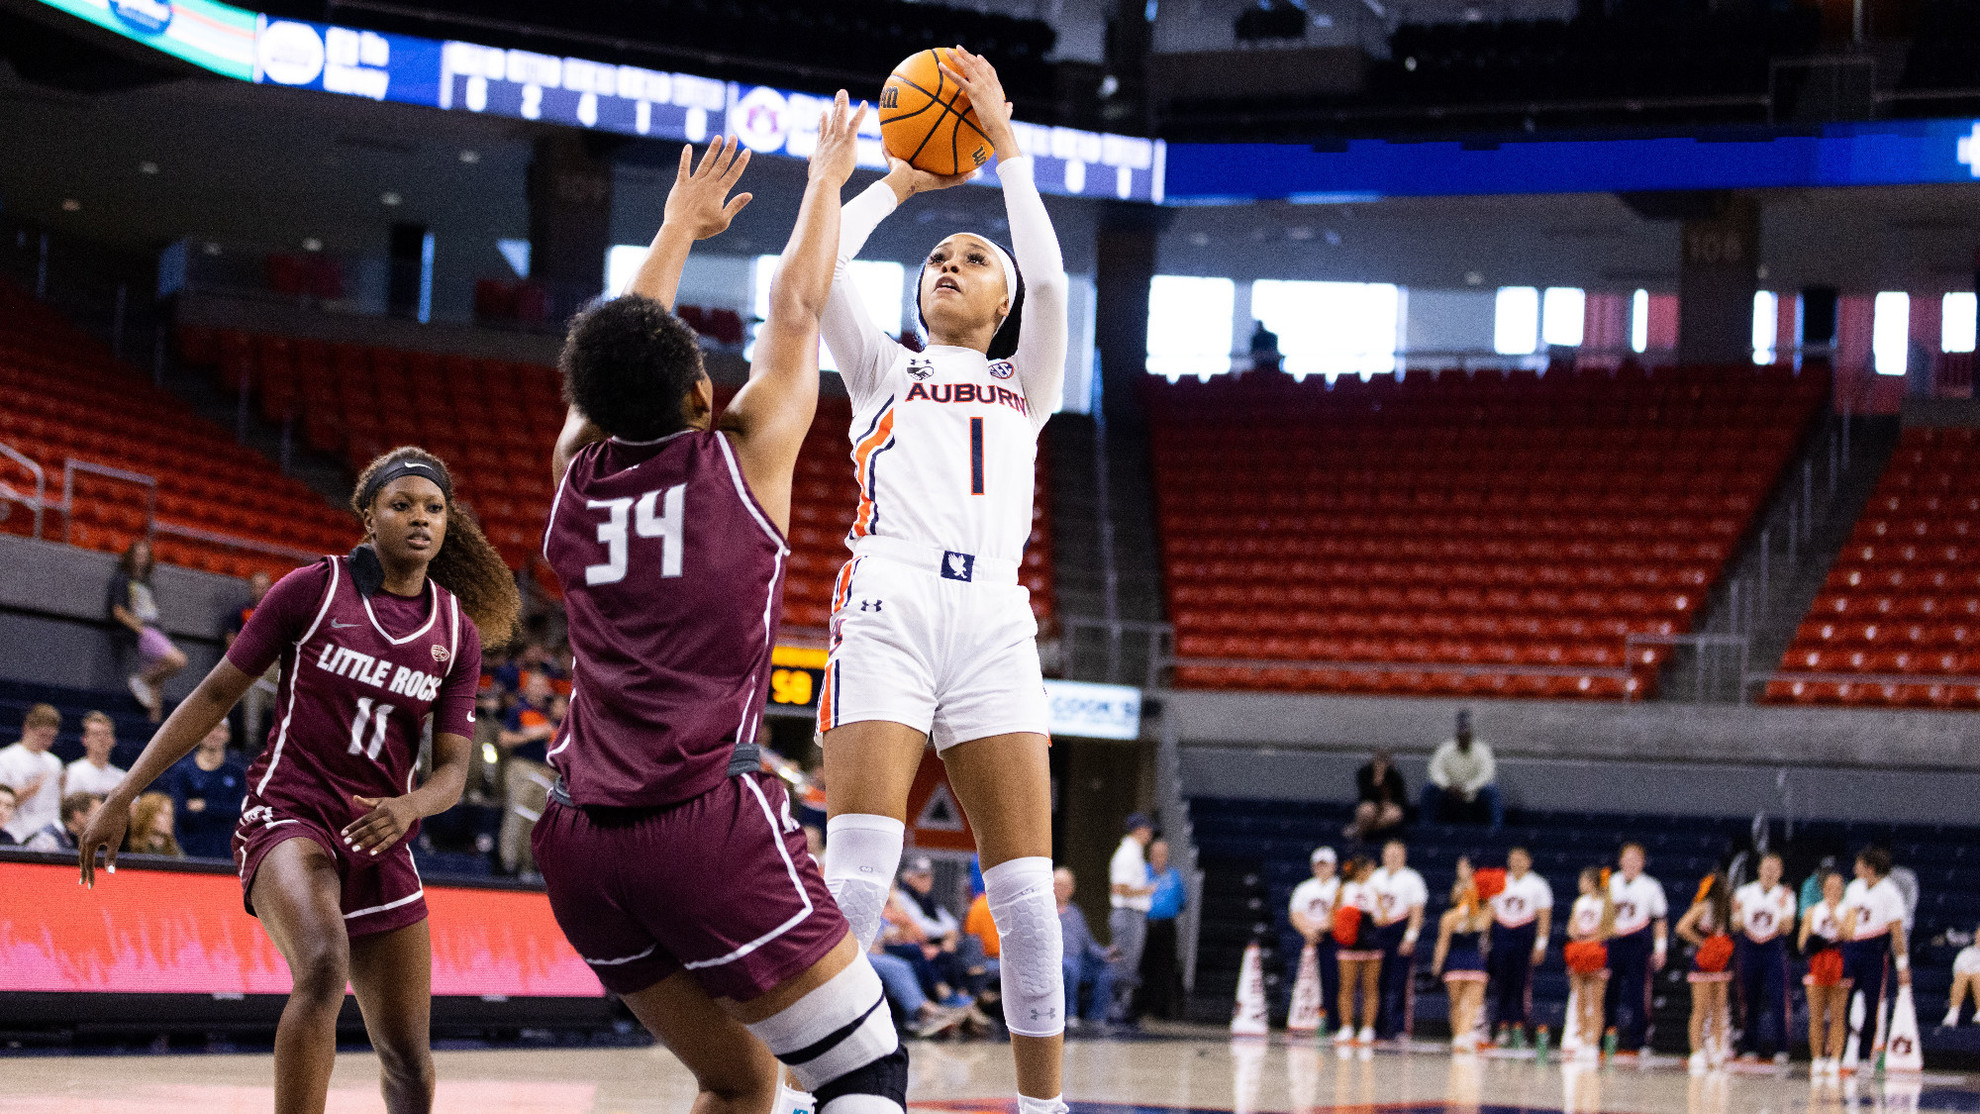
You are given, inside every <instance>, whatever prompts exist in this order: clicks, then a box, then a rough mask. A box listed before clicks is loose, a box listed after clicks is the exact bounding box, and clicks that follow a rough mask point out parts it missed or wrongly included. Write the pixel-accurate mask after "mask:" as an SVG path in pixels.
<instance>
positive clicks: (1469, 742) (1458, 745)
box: [1422, 708, 1506, 831]
mask: <svg viewBox="0 0 1980 1114" xmlns="http://www.w3.org/2000/svg"><path fill="white" fill-rule="evenodd" d="M1497 777H1498V763H1497V762H1496V761H1495V760H1494V759H1493V757H1492V748H1491V747H1489V746H1486V745H1485V744H1484V743H1482V742H1479V741H1478V740H1477V739H1475V738H1473V737H1472V734H1471V709H1469V708H1466V709H1464V710H1462V711H1460V712H1459V713H1458V714H1457V731H1456V733H1455V734H1453V735H1452V736H1451V737H1450V738H1448V739H1446V740H1444V743H1443V745H1442V746H1439V747H1438V748H1437V752H1436V753H1435V754H1433V755H1431V756H1430V780H1429V781H1427V782H1425V783H1424V785H1423V808H1422V813H1423V819H1424V820H1426V821H1432V822H1435V821H1440V820H1442V819H1444V818H1445V817H1446V816H1463V817H1464V818H1465V819H1471V818H1472V814H1473V813H1474V812H1475V811H1476V809H1477V808H1478V807H1479V806H1483V807H1484V809H1485V813H1486V817H1487V819H1489V820H1490V821H1491V824H1492V830H1493V831H1497V830H1499V829H1500V828H1502V827H1504V826H1505V822H1506V812H1505V806H1504V804H1503V803H1502V802H1501V801H1500V799H1499V787H1498V786H1497V785H1495V784H1493V782H1494V780H1495V779H1496V778H1497Z"/></svg>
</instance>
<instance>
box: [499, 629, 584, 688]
mask: <svg viewBox="0 0 1980 1114" xmlns="http://www.w3.org/2000/svg"><path fill="white" fill-rule="evenodd" d="M531 674H541V675H542V677H543V679H544V680H545V681H548V682H551V687H552V688H553V689H554V688H555V687H556V686H555V682H557V681H562V680H565V679H566V678H568V677H569V676H570V672H569V671H568V670H566V669H565V668H564V667H563V664H562V663H561V662H559V661H558V660H557V656H556V655H555V654H552V653H551V652H550V647H549V645H548V644H547V643H545V642H542V641H539V640H536V639H532V640H530V641H529V642H527V643H525V644H524V645H523V648H522V651H521V652H520V653H518V654H516V656H515V657H514V658H512V659H510V660H509V661H507V662H504V663H503V664H501V665H499V666H497V667H496V668H495V683H496V684H498V685H501V686H502V687H503V688H504V689H507V690H508V691H510V692H513V693H520V692H522V691H523V689H524V686H525V684H526V682H527V681H528V679H529V676H530V675H531Z"/></svg>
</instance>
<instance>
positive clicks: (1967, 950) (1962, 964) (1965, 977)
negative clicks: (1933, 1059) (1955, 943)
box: [1939, 932, 1980, 1029]
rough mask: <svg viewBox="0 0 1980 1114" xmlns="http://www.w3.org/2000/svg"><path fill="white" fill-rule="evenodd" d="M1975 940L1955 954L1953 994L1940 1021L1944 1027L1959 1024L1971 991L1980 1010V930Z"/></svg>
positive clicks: (1977, 1008)
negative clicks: (1961, 1011)
mask: <svg viewBox="0 0 1980 1114" xmlns="http://www.w3.org/2000/svg"><path fill="white" fill-rule="evenodd" d="M1973 940H1974V942H1973V943H1971V944H1968V945H1967V946H1965V947H1963V948H1961V949H1959V954H1958V955H1956V956H1953V968H1952V969H1953V984H1952V994H1951V995H1950V996H1948V998H1947V999H1946V1019H1945V1020H1944V1021H1941V1022H1939V1025H1940V1026H1941V1027H1942V1028H1946V1029H1951V1028H1954V1027H1956V1026H1957V1025H1958V1024H1959V1008H1960V1007H1961V1006H1963V1005H1965V1004H1966V996H1967V994H1968V993H1969V992H1971V993H1972V995H1973V1002H1974V1008H1975V1009H1976V1010H1980V932H1976V933H1975V934H1974V937H1973ZM1976 1016H1980V1015H1976Z"/></svg>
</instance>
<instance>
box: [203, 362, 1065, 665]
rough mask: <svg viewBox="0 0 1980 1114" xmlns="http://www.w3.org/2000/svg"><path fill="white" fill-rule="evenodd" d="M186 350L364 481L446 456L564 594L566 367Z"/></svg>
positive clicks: (1036, 554)
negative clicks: (394, 462) (545, 561)
mask: <svg viewBox="0 0 1980 1114" xmlns="http://www.w3.org/2000/svg"><path fill="white" fill-rule="evenodd" d="M179 348H180V353H181V357H182V358H183V359H184V360H185V361H186V362H187V363H188V364H191V365H193V366H200V367H211V368H213V369H214V370H215V373H216V374H217V375H218V376H219V378H220V381H221V383H222V385H223V386H225V387H227V388H228V389H230V390H240V389H243V388H245V389H246V390H248V391H249V392H250V393H251V395H252V397H253V398H254V400H255V403H256V405H257V406H258V407H259V409H260V412H261V414H262V415H263V416H264V417H266V418H267V419H269V420H270V421H276V422H280V421H287V420H297V421H299V422H300V428H301V430H302V434H303V440H304V441H305V442H306V443H307V444H308V445H309V447H311V448H312V449H315V450H317V451H319V452H326V453H332V454H336V455H338V456H340V457H342V458H343V460H344V461H345V462H346V463H347V464H348V465H349V467H350V468H351V469H352V471H353V473H355V472H356V471H357V470H358V469H361V468H363V467H364V465H365V464H366V463H368V462H369V461H370V460H371V459H372V458H373V457H375V456H376V455H377V454H379V453H380V452H383V451H384V450H386V449H388V448H391V447H393V446H396V445H402V444H418V445H421V446H423V447H425V448H427V449H428V450H430V451H432V452H433V453H435V454H437V455H438V456H439V457H440V458H441V459H442V460H445V461H446V462H447V463H448V465H449V467H450V468H452V469H453V470H454V472H455V473H456V475H457V477H458V479H459V482H460V489H461V491H462V493H463V494H464V496H465V498H466V501H467V502H468V503H469V504H470V505H471V506H472V507H473V508H474V509H475V511H476V513H477V514H478V515H479V516H480V517H481V522H482V526H483V529H484V530H485V531H486V532H487V534H488V537H489V539H490V540H491V541H493V542H494V543H495V546H496V548H497V549H499V550H501V552H502V556H503V558H504V559H505V560H506V561H508V563H509V566H510V567H511V568H515V569H532V570H535V571H536V573H537V578H538V581H539V583H542V584H544V586H545V587H546V588H547V587H552V586H553V582H552V580H551V578H549V576H548V575H547V570H543V569H542V568H541V567H540V561H539V558H538V554H539V553H540V551H541V549H542V541H543V523H544V520H545V518H546V517H547V515H548V512H549V508H550V498H551V496H552V494H554V493H553V491H552V490H551V483H550V450H551V446H552V444H553V443H554V442H555V440H556V436H557V431H558V429H559V428H561V427H562V425H563V420H564V404H563V401H562V399H561V397H560V395H559V393H558V392H559V388H558V379H557V370H556V369H555V368H552V367H548V366H545V365H540V364H516V363H509V362H507V361H503V360H487V359H470V358H468V357H465V356H444V355H439V354H436V353H432V352H416V351H403V350H399V349H394V348H381V347H373V346H366V345H358V344H343V343H331V342H326V341H322V340H314V339H309V338H302V337H287V336H278V335H269V334H250V333H244V332H239V331H236V330H230V329H207V328H201V327H194V326H186V327H182V328H181V329H180V330H179ZM726 394H727V392H723V395H724V397H725V398H726ZM851 424H852V412H851V409H850V407H849V405H848V404H847V402H846V401H845V400H844V399H842V398H830V397H828V398H824V399H821V400H820V403H819V408H818V418H817V420H816V422H814V423H813V425H812V429H811V433H810V435H809V436H807V437H806V439H805V443H804V451H803V453H802V455H801V456H800V457H799V460H798V475H797V483H796V486H795V488H794V496H795V497H794V499H793V500H792V506H791V536H790V540H791V548H792V554H791V563H790V578H789V581H788V583H787V587H786V589H785V612H784V614H785V623H786V624H787V625H789V626H792V627H804V628H820V627H823V626H825V623H826V620H827V619H828V618H829V615H830V604H831V591H832V578H833V577H834V576H836V575H837V574H838V571H839V566H841V565H842V564H844V563H845V560H846V557H847V552H846V548H845V540H844V539H845V536H846V531H847V529H848V528H849V527H850V526H851V524H852V514H853V510H854V508H855V506H856V505H857V503H856V498H855V496H856V489H855V488H854V486H853V482H852V459H851V454H850V451H849V449H848V447H847V441H846V437H847V430H848V428H849V427H850V426H851ZM1039 469H1040V471H1039V475H1040V488H1039V489H1040V490H1041V491H1043V490H1047V488H1046V486H1045V483H1044V476H1045V457H1044V454H1043V452H1042V451H1041V453H1040V458H1039ZM1044 502H1045V501H1044V500H1040V501H1039V505H1038V510H1037V512H1036V515H1035V518H1034V522H1033V528H1032V541H1031V545H1030V547H1029V549H1028V550H1027V554H1026V558H1025V571H1024V579H1025V583H1026V584H1027V585H1028V586H1029V587H1030V588H1031V589H1032V607H1033V609H1034V610H1036V611H1037V612H1038V613H1039V614H1040V615H1041V617H1042V616H1044V615H1047V614H1049V613H1050V612H1051V609H1052V592H1051V577H1050V570H1051V530H1050V521H1049V518H1048V517H1047V511H1046V509H1045V505H1044Z"/></svg>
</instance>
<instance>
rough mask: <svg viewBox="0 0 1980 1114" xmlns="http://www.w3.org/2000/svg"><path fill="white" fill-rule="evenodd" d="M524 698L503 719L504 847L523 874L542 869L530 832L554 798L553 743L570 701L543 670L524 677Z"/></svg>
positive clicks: (506, 864) (511, 869) (510, 869)
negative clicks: (532, 849) (553, 687)
mask: <svg viewBox="0 0 1980 1114" xmlns="http://www.w3.org/2000/svg"><path fill="white" fill-rule="evenodd" d="M522 685H523V689H522V697H521V699H519V700H517V701H516V704H515V707H513V708H510V709H509V715H508V718H506V719H504V720H503V721H502V732H501V735H500V736H499V742H500V746H501V748H502V750H503V752H504V753H506V754H507V755H508V756H509V757H508V760H507V761H505V762H503V763H502V785H503V794H504V796H505V798H506V799H507V802H508V807H507V808H506V809H504V810H503V812H502V832H501V837H500V840H499V843H498V844H497V846H498V847H499V848H500V854H501V859H502V869H503V871H504V872H506V873H509V874H521V873H523V872H524V871H530V870H534V869H535V868H536V859H535V857H534V856H533V855H531V854H530V850H529V836H530V833H531V832H532V831H534V830H535V828H536V818H537V817H539V816H541V815H543V808H544V806H545V804H547V803H548V801H549V799H550V786H551V785H552V784H554V783H555V781H556V772H555V771H553V770H552V769H551V768H550V759H549V748H550V741H551V740H552V739H554V738H556V735H557V728H558V727H559V726H561V725H562V724H563V722H564V711H565V709H566V708H567V707H568V704H567V702H566V701H565V700H564V698H563V697H561V696H555V695H553V694H552V693H551V691H550V678H549V676H547V675H546V674H543V673H526V674H524V675H523V682H522Z"/></svg>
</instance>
